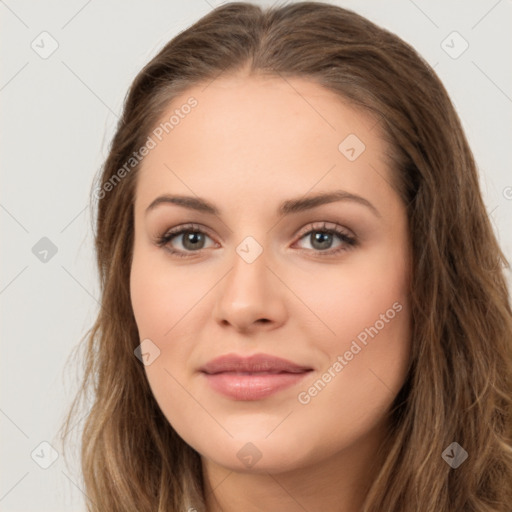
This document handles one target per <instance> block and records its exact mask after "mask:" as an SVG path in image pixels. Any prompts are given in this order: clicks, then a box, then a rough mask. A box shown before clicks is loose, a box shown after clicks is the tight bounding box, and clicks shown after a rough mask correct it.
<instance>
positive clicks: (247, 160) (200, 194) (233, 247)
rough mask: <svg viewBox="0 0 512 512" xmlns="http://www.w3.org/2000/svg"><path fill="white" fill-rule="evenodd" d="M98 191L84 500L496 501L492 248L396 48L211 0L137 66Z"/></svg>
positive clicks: (360, 29) (412, 56)
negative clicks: (98, 298) (213, 5)
mask: <svg viewBox="0 0 512 512" xmlns="http://www.w3.org/2000/svg"><path fill="white" fill-rule="evenodd" d="M95 197H96V198H97V199H99V203H98V216H97V233H96V250H97V261H98V268H99V271H100V277H101V284H102V308H101V311H100V313H99V316H98V319H97V321H96V323H95V325H94V326H93V328H92V329H91V330H90V332H89V333H88V336H87V338H88V339H87V346H86V351H85V357H86V371H85V376H84V381H83V386H82V390H81V394H79V395H78V396H77V399H76V401H75V403H74V405H73V408H72V410H71V412H70V418H69V419H68V423H67V424H66V425H65V429H68V428H69V424H70V422H71V421H72V419H71V418H73V417H74V415H75V414H77V409H78V405H79V403H80V400H81V399H83V398H84V397H85V395H86V392H87V389H89V388H90V386H93V389H94V402H93V406H92V409H91V411H90V413H89V416H88V419H87V422H86V425H85V429H84V433H83V440H82V469H83V473H84V480H85V490H86V494H87V496H88V498H89V502H88V506H89V509H90V510H102V511H114V510H123V511H124V510H138V511H143V510H147V511H149V510H151V511H155V510H158V511H171V510H172V511H178V510H180V511H182V510H197V511H208V512H217V511H221V510H222V511H230V510H244V511H251V510H254V511H255V510H265V511H270V510H287V511H295V510H330V511H331V510H332V511H342V512H355V511H365V512H370V511H375V512H377V511H383V510H385V511H393V512H394V511H396V512H399V511H400V512H405V511H407V512H408V511H411V510H418V511H422V512H423V511H434V510H435V511H436V512H440V511H443V512H452V511H454V510H457V511H460V512H461V511H474V510H479V511H489V512H490V511H493V512H498V511H500V512H504V511H507V510H508V511H510V510H511V509H510V504H511V503H512V491H511V486H510V482H511V481H512V439H511V438H512V416H511V412H512V377H511V375H512V372H511V367H512V341H511V340H512V322H511V316H512V315H511V308H510V303H509V297H508V292H507V287H506V284H505V280H504V276H503V266H505V265H507V262H506V260H505V257H504V255H503V254H502V252H501V250H500V248H499V246H498V244H497V242H496V238H495V236H494V234H493V231H492V228H491V225H490V222H489V219H488V217H487V213H486V210H485V207H484V204H483V201H482V198H481V194H480V190H479V186H478V176H477V171H476V166H475V162H474V160H473V157H472V154H471V151H470V149H469V146H468V143H467V140H466V138H465V136H464V133H463V130H462V128H461V124H460V121H459V119H458V117H457V114H456V112H455V110H454V108H453V106H452V104H451V102H450V100H449V98H448V96H447V94H446V91H445V89H444V87H443V86H442V84H441V83H440V81H439V79H438V78H437V77H436V75H435V74H434V72H433V71H432V69H431V68H430V67H429V66H428V65H427V64H426V63H425V62H424V61H423V60H422V59H421V57H419V56H418V54H417V53H416V52H415V51H414V50H413V49H412V48H411V47H410V46H408V45H407V44H405V43H404V42H403V41H401V40H400V39H399V38H398V37H396V36H395V35H393V34H391V33H389V32H387V31H385V30H383V29H381V28H379V27H377V26H376V25H374V24H373V23H371V22H369V21H368V20H366V19H364V18H362V17H361V16H359V15H357V14H355V13H353V12H351V11H347V10H345V9H342V8H339V7H336V6H333V5H328V4H323V3H315V2H299V3H295V4H290V5H286V6H283V7H276V8H272V9H268V10H262V9H261V8H260V7H257V6H255V5H251V4H249V3H231V4H227V5H225V6H223V7H220V8H218V9H215V10H214V11H212V12H211V13H210V14H208V15H207V16H205V17H204V18H202V19H201V20H199V21H198V22H197V23H195V24H194V25H193V26H192V27H190V28H189V29H188V30H185V31H184V32H182V33H180V34H179V35H178V36H176V37H175V38H174V39H173V40H172V41H171V42H169V43H168V44H167V45H166V46H165V47H164V48H163V49H162V50H161V51H160V53H159V54H158V55H157V56H156V57H155V58H154V59H152V60H151V62H150V63H149V64H147V65H146V66H145V68H144V69H143V70H142V71H141V72H140V73H139V75H138V76H137V78H136V79H135V81H134V83H133V84H132V86H131V89H130V91H129V94H128V96H127V98H126V102H125V105H124V111H123V115H122V118H121V121H120V123H119V125H118V128H117V132H116V134H115V137H114V140H113V143H112V147H111V149H110V153H109V156H108V158H107V161H106V163H105V166H104V168H103V173H102V176H101V183H100V185H99V187H98V188H97V189H96V190H95Z"/></svg>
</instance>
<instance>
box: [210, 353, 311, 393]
mask: <svg viewBox="0 0 512 512" xmlns="http://www.w3.org/2000/svg"><path fill="white" fill-rule="evenodd" d="M312 370H313V369H312V368H311V367H308V366H302V365H298V364H295V363H293V362H291V361H287V360H286V359H281V358H279V357H274V356H270V355H267V354H255V355H253V356H250V357H241V356H238V355H236V354H227V355H224V356H221V357H218V358H216V359H213V360H212V361H210V362H208V363H207V364H205V365H204V366H203V367H202V368H200V371H201V372H202V373H203V374H204V375H205V377H206V379H207V381H208V383H209V384H210V386H211V387H212V388H213V389H214V390H215V391H217V392H219V393H221V394H223V395H225V396H227V397H229V398H233V399H235V400H260V399H262V398H265V397H267V396H270V395H272V394H274V393H276V392H277V391H280V390H282V389H285V388H288V387H290V386H293V385H294V384H296V383H298V382H299V381H300V380H302V379H303V378H304V376H305V375H307V374H308V373H309V372H310V371H312Z"/></svg>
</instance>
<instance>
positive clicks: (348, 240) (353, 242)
mask: <svg viewBox="0 0 512 512" xmlns="http://www.w3.org/2000/svg"><path fill="white" fill-rule="evenodd" d="M183 233H194V234H196V233H199V234H204V235H206V236H208V237H210V235H209V234H208V233H207V232H206V231H204V230H203V229H202V228H201V226H198V225H197V224H185V225H183V226H178V227H177V228H174V229H171V230H170V231H166V232H165V233H164V234H163V235H160V236H157V238H156V244H157V245H158V246H159V247H165V249H166V250H167V251H169V252H170V253H171V254H172V255H173V256H177V257H179V258H190V257H193V256H191V255H192V254H194V253H196V254H197V253H200V252H201V251H202V250H204V249H199V250H197V251H185V252H184V251H178V250H176V249H172V248H170V247H166V246H167V244H168V243H169V242H170V241H171V240H172V239H173V238H176V237H177V236H179V235H182V234H183ZM311 233H327V234H330V235H337V236H338V237H339V238H340V240H341V241H342V242H343V243H344V244H346V246H343V245H342V246H340V247H338V248H336V249H334V250H333V249H327V250H325V251H316V250H314V249H300V250H302V251H308V252H309V251H313V252H314V253H317V254H318V255H320V256H322V257H327V256H336V255H338V254H339V253H341V252H343V251H347V250H350V249H352V248H354V247H356V246H357V245H358V241H357V239H356V238H354V237H352V236H350V235H348V234H347V233H346V232H345V231H343V230H342V229H341V228H339V227H337V226H335V227H331V228H328V227H327V223H326V222H323V223H322V224H321V226H318V225H313V226H311V229H309V231H306V232H305V233H303V234H302V235H301V236H300V237H299V240H302V239H303V238H304V237H305V236H306V235H311ZM210 238H211V237H210Z"/></svg>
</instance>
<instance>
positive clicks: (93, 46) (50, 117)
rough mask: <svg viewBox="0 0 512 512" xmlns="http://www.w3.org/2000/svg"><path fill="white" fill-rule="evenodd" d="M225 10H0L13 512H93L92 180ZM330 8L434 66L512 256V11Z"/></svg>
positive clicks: (507, 4)
mask: <svg viewBox="0 0 512 512" xmlns="http://www.w3.org/2000/svg"><path fill="white" fill-rule="evenodd" d="M221 3H223V2H214V1H213V0H193V1H184V0H183V1H146V2H143V1H141V0H137V1H130V2H128V1H121V0H102V1H99V0H88V1H87V0H73V1H69V0H68V1H66V2H65V1H63V0H53V1H47V2H37V1H23V0H19V1H17V0H5V1H0V16H1V24H2V25H1V30H0V34H1V46H0V48H1V52H2V66H1V75H0V101H1V113H2V116H1V122H2V131H1V133H2V138H1V157H2V167H1V169H2V176H1V189H0V222H1V228H2V245H1V249H2V250H1V253H0V254H1V256H0V257H1V274H0V305H1V335H2V336H1V367H0V376H1V388H0V389H1V395H0V432H1V437H0V439H1V443H0V461H1V477H0V510H1V511H10V512H14V511H31V512H43V511H52V512H57V511H72V510H77V511H78V510H85V505H84V503H85V501H84V500H85V497H84V494H83V485H82V482H81V476H80V471H79V467H78V458H77V457H78V451H77V452H76V456H74V457H73V461H74V463H75V466H74V467H73V466H71V467H67V466H66V465H65V464H64V461H63V457H62V454H61V453H60V447H59V445H58V444H57V441H56V440H55V438H56V432H57V428H58V426H59V424H60V422H61V420H62V418H63V414H64V412H65V410H66V406H68V405H69V402H70V400H71V398H72V396H73V393H74V391H75V390H76V384H77V377H78V375H77V372H76V368H75V367H74V366H73V365H66V361H67V358H68V356H69V354H70V353H71V350H72V349H73V347H75V346H76V344H77V343H78V342H79V340H80V338H81V337H82V336H83V335H84V333H85V331H86V330H87V329H88V328H89V327H90V326H91V325H92V322H93V320H94V318H95V315H96V313H97V310H98V300H99V294H98V282H97V277H96V269H95V267H94V253H93V248H92V228H91V211H90V208H89V205H88V198H89V191H90V188H91V183H92V181H93V178H94V177H95V175H96V174H97V172H98V170H99V168H100V166H101V164H102V162H103V160H104V158H105V156H106V154H107V149H108V145H109V142H110V139H111V137H112V134H113V129H114V127H115V123H116V121H117V117H118V116H119V114H120V109H121V106H122V102H123V99H124V97H125V94H126V91H127V89H128V87H129V85H130V83H131V82H132V80H133V78H134V77H135V75H136V74H137V72H138V71H139V70H140V69H141V68H142V66H143V65H144V64H145V63H146V62H147V61H148V60H149V59H150V58H151V57H152V56H154V55H155V54H156V52H157V51H158V50H159V49H160V48H161V47H162V46H163V45H164V44H165V43H166V42H167V41H168V40H170V39H171V38H172V37H173V36H174V35H176V34H177V33H178V32H180V31H182V30H183V29H185V28H186V27H188V26H189V25H191V24H192V23H193V22H194V21H196V20H197V19H199V18H200V17H201V16H203V15H204V14H206V13H208V12H209V11H210V10H211V9H212V8H213V7H215V6H217V5H220V4H221ZM256 3H260V4H261V5H270V4H271V3H272V2H266V1H265V2H256ZM331 3H335V4H337V5H340V6H343V7H348V8H350V9H353V10H355V11H357V12H359V13H360V14H362V15H364V16H366V17H368V18H369V19H370V20H372V21H374V22H376V23H377V24H379V25H381V26H383V27H386V28H388V29H390V30H391V31H393V32H395V33H396V34H398V35H399V36H401V37H402V38H403V39H404V40H406V41H407V42H409V43H410V44H412V45H413V46H414V47H415V48H416V49H417V50H418V51H419V52H420V54H422V55H423V56H424V57H425V59H426V60H427V61H428V62H429V63H430V64H431V65H432V66H434V68H435V70H436V72H437V73H438V75H439V76H440V78H441V80H442V81H443V82H444V84H445V86H446V88H447V89H448V92H449V94H450V95H451V98H452V100H453V102H454V104H455V107H456V109H457V111H458V113H459V114H460V117H461V119H462V122H463V124H464V128H465V130H466V133H467V136H468V138H469V141H470V144H471V146H472V149H473V152H474V154H475V157H476V160H477V163H478V166H479V169H480V174H481V186H482V191H483V195H484V199H485V203H486V206H487V209H488V212H489V216H490V217H491V219H492V222H493V225H494V227H495V231H496V233H497V235H498V238H499V240H500V242H501V245H502V248H503V250H504V252H505V253H506V256H507V258H509V259H511V257H512V228H511V224H512V223H511V218H512V174H511V170H510V169H511V161H512V149H511V139H510V135H511V130H510V128H511V125H512V59H511V58H510V48H512V27H511V20H512V2H511V1H510V0H473V1H467V0H464V1H463V0H457V1H455V0H451V1H446V0H435V1H433V0H429V1H426V0H414V1H413V0H396V1H386V2H384V1H381V0H364V1H362V0H360V1H359V2H358V1H344V0H342V1H338V2H331ZM454 31H456V32H457V34H453V32H454ZM443 41H444V43H443ZM56 45H58V46H56ZM466 45H467V49H465V51H464V52H463V53H461V52H462V50H464V48H465V47H466ZM52 51H53V53H51V52H52ZM49 53H51V55H49ZM459 53H460V55H459ZM507 276H508V278H509V280H510V273H507ZM490 344H492V341H491V342H490ZM81 425H82V424H81V422H78V424H77V425H76V432H77V433H78V432H79V431H80V428H81ZM41 443H43V444H41ZM52 447H53V448H52ZM52 450H55V451H52ZM55 457H57V458H56V460H55V461H53V459H54V458H55ZM52 461H53V463H52ZM50 464H51V465H50ZM45 465H46V466H48V467H47V469H44V467H42V466H45Z"/></svg>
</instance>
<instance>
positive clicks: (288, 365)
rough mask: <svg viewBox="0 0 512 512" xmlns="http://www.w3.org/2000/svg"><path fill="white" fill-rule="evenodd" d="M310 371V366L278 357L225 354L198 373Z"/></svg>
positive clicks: (207, 364)
mask: <svg viewBox="0 0 512 512" xmlns="http://www.w3.org/2000/svg"><path fill="white" fill-rule="evenodd" d="M309 370H312V368H311V367H310V366H304V365H300V364H296V363H293V362H292V361H288V360H286V359H282V358H280V357H275V356H271V355H269V354H254V355H252V356H249V357H244V356H239V355H237V354H225V355H223V356H220V357H217V358H215V359H212V360H211V361H209V362H208V363H206V364H205V365H204V366H202V367H201V368H200V371H202V372H204V373H208V374H215V373H223V372H249V373H259V372H270V373H281V372H287V373H301V372H305V371H309Z"/></svg>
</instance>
